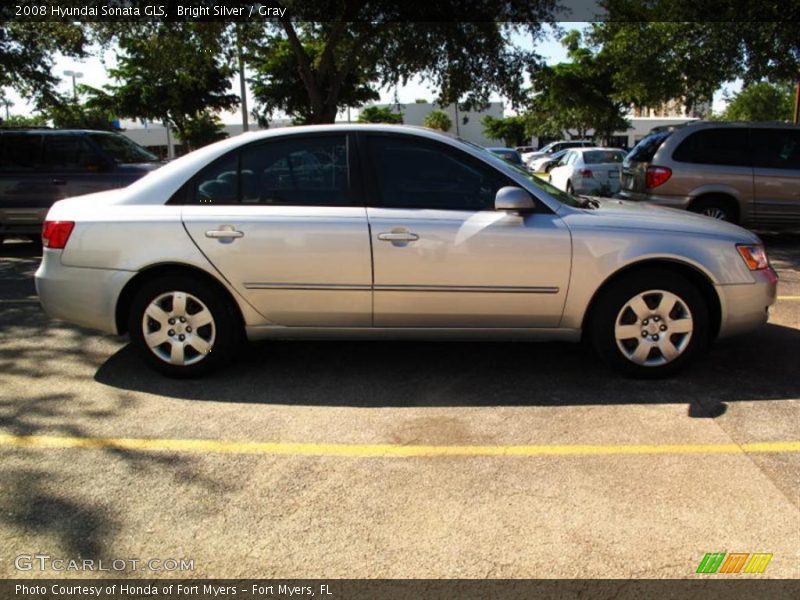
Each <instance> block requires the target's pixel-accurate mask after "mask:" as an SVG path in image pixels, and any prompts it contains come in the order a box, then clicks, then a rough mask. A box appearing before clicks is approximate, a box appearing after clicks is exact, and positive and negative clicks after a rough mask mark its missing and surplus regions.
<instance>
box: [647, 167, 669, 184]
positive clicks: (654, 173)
mask: <svg viewBox="0 0 800 600" xmlns="http://www.w3.org/2000/svg"><path fill="white" fill-rule="evenodd" d="M670 177H672V169H668V168H667V167H647V173H646V174H645V177H644V185H645V187H648V188H656V187H658V186H660V185H662V184H664V183H666V182H667V180H668V179H669V178H670Z"/></svg>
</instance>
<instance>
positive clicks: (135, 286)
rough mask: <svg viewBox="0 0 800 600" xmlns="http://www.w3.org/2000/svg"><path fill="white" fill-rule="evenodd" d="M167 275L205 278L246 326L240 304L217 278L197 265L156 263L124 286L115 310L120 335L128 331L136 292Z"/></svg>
mask: <svg viewBox="0 0 800 600" xmlns="http://www.w3.org/2000/svg"><path fill="white" fill-rule="evenodd" d="M165 275H191V276H192V277H196V278H198V279H201V280H203V281H204V282H205V283H207V284H208V285H209V286H213V287H215V288H217V290H219V291H220V292H221V293H222V294H224V296H225V297H226V298H227V299H228V301H229V302H230V303H231V306H233V307H234V308H235V309H236V310H235V312H236V315H237V317H238V318H239V322H240V324H241V325H242V327H244V316H243V315H242V311H241V309H240V308H239V304H238V303H237V302H236V301H235V300H234V298H233V296H232V295H231V293H230V291H228V289H227V288H226V287H225V286H224V285H222V284H221V283H220V282H219V281H218V280H217V279H215V278H214V277H213V276H211V275H209V274H208V273H206V272H205V271H203V270H201V269H198V268H196V267H190V266H188V265H180V264H161V265H154V266H152V267H148V268H147V269H145V270H144V271H140V272H139V273H137V274H136V276H135V277H134V278H133V279H131V280H130V281H129V282H128V283H126V284H125V287H124V288H122V292H120V295H119V299H118V300H117V309H116V312H115V319H116V324H117V332H118V333H119V334H120V335H122V334H125V333H128V315H129V314H130V311H131V304H132V303H133V299H134V297H135V296H136V293H137V292H138V291H139V290H140V289H141V288H142V286H143V285H145V284H146V283H147V282H149V281H152V280H153V279H155V278H157V277H162V276H165Z"/></svg>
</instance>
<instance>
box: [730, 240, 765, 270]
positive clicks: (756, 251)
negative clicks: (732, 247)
mask: <svg viewBox="0 0 800 600" xmlns="http://www.w3.org/2000/svg"><path fill="white" fill-rule="evenodd" d="M736 249H737V250H738V251H739V254H740V255H741V257H742V260H743V261H744V263H745V264H746V265H747V268H748V269H750V270H751V271H760V270H761V269H766V268H767V267H768V266H769V259H768V258H767V252H766V251H765V250H764V246H762V245H761V244H736Z"/></svg>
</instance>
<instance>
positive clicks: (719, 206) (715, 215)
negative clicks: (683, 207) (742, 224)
mask: <svg viewBox="0 0 800 600" xmlns="http://www.w3.org/2000/svg"><path fill="white" fill-rule="evenodd" d="M689 210H690V211H692V212H696V213H699V214H701V215H705V216H707V217H711V218H712V219H719V220H720V221H728V222H730V223H738V222H739V211H738V210H737V207H736V203H735V201H734V200H733V199H731V198H728V197H726V196H707V197H705V198H699V199H698V200H695V201H694V202H693V203H692V205H691V206H690V207H689Z"/></svg>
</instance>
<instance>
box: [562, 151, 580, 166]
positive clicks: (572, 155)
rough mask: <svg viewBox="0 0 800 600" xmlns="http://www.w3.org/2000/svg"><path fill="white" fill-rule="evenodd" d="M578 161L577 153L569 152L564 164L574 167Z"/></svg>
mask: <svg viewBox="0 0 800 600" xmlns="http://www.w3.org/2000/svg"><path fill="white" fill-rule="evenodd" d="M576 160H578V153H577V152H567V155H566V156H565V157H564V164H565V165H574V164H575V161H576Z"/></svg>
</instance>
